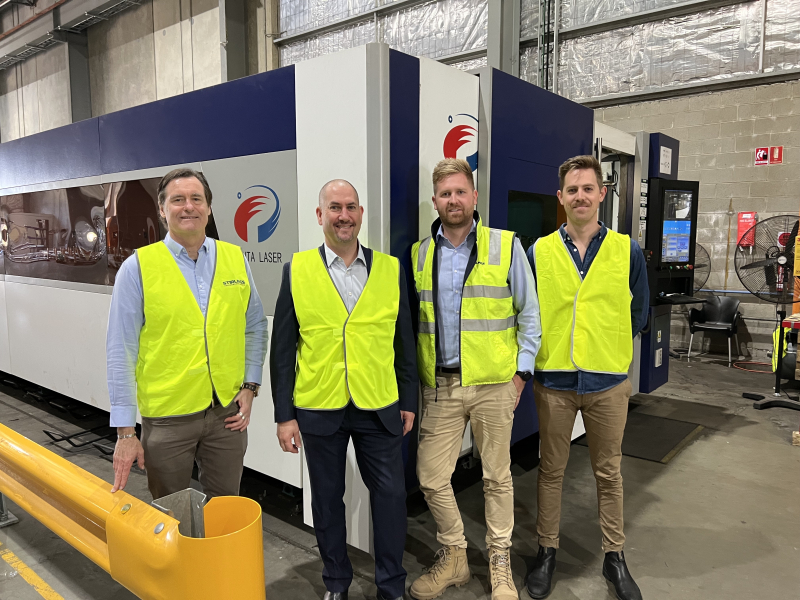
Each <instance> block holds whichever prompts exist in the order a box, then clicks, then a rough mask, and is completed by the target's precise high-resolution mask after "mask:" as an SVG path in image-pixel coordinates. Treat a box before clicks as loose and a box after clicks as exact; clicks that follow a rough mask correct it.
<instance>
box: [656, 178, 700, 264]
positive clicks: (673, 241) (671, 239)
mask: <svg viewBox="0 0 800 600" xmlns="http://www.w3.org/2000/svg"><path fill="white" fill-rule="evenodd" d="M692 201H693V193H692V192H690V191H686V190H665V192H664V227H663V229H662V235H661V262H662V263H687V262H689V245H690V244H689V240H690V238H691V235H692Z"/></svg>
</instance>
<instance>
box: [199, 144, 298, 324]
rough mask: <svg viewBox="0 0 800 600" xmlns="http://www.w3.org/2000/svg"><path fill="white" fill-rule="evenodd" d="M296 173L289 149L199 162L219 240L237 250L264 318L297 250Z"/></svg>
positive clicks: (294, 155)
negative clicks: (210, 195) (245, 262)
mask: <svg viewBox="0 0 800 600" xmlns="http://www.w3.org/2000/svg"><path fill="white" fill-rule="evenodd" d="M296 172H297V157H296V152H295V151H294V150H288V151H286V152H272V153H270V154H256V155H251V156H239V157H236V158H225V159H222V160H212V161H205V162H203V174H204V175H205V176H206V178H207V179H208V183H209V185H210V186H211V190H212V191H213V193H214V196H213V201H212V204H211V209H212V211H213V214H214V221H215V223H216V224H217V231H218V232H219V237H220V239H221V240H223V241H226V242H230V243H232V244H236V245H237V246H240V247H241V248H242V251H243V252H244V255H245V258H247V260H248V262H249V264H250V271H251V272H252V273H253V280H254V281H255V283H256V288H258V294H259V296H260V297H261V302H262V303H263V304H264V312H265V313H266V314H267V315H274V314H275V301H276V300H277V298H278V291H279V289H280V284H281V272H282V269H283V265H284V263H287V262H289V261H290V260H291V258H292V254H293V253H294V252H297V250H298V230H297V175H296Z"/></svg>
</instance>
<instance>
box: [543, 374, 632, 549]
mask: <svg viewBox="0 0 800 600" xmlns="http://www.w3.org/2000/svg"><path fill="white" fill-rule="evenodd" d="M533 392H534V398H535V400H536V410H537V411H538V412H539V434H540V439H541V455H542V456H541V461H540V462H539V481H538V499H539V516H538V518H537V520H536V531H537V533H538V534H539V545H540V546H543V547H545V548H558V528H559V521H560V520H561V485H562V483H563V481H564V470H565V469H566V468H567V461H568V460H569V448H570V444H571V442H572V440H571V437H572V426H573V424H574V423H575V417H576V415H577V413H578V411H579V410H580V411H581V415H582V416H583V423H584V425H585V427H586V439H587V441H588V442H589V458H590V460H591V463H592V470H593V471H594V478H595V482H596V484H597V503H598V512H599V513H600V529H601V530H602V532H603V552H620V551H621V550H622V549H623V546H624V545H625V534H624V533H623V531H622V530H623V517H622V474H621V473H620V462H621V460H622V435H623V433H624V432H625V423H626V421H627V419H628V399H629V398H630V395H631V382H630V381H627V380H626V381H623V382H622V383H620V384H619V385H617V386H615V387H613V388H611V389H610V390H606V391H604V392H596V393H592V394H578V393H576V392H574V391H560V390H551V389H549V388H546V387H544V386H543V385H542V384H540V383H539V382H538V381H537V382H534V387H533Z"/></svg>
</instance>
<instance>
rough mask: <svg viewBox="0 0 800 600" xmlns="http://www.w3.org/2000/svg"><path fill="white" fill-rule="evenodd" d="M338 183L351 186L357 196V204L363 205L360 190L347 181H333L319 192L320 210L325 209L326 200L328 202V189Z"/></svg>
mask: <svg viewBox="0 0 800 600" xmlns="http://www.w3.org/2000/svg"><path fill="white" fill-rule="evenodd" d="M337 183H345V184H347V185H349V186H350V187H351V188H352V190H353V193H354V194H355V195H356V202H358V203H359V204H361V201H360V200H359V199H358V190H357V189H356V186H354V185H353V184H352V183H350V182H349V181H347V180H346V179H331V180H330V181H329V182H328V183H326V184H325V185H323V186H322V189H321V190H320V191H319V207H320V208H325V200H326V198H325V195H326V193H327V191H328V188H330V187H333V186H334V185H335V184H337Z"/></svg>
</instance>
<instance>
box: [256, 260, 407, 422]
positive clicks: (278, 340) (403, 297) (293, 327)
mask: <svg viewBox="0 0 800 600" xmlns="http://www.w3.org/2000/svg"><path fill="white" fill-rule="evenodd" d="M362 249H363V250H364V258H365V259H366V261H367V273H368V274H369V272H370V271H371V270H372V250H370V249H369V248H367V247H366V246H362ZM319 254H320V260H321V261H322V262H323V264H325V266H326V267H327V266H328V265H327V262H326V260H325V248H324V246H320V247H319ZM368 276H369V275H368ZM326 283H327V282H326ZM399 285H400V307H399V310H398V313H397V325H396V327H395V333H394V368H395V374H396V376H397V390H398V394H399V398H398V402H395V403H394V404H392V405H391V406H387V407H386V408H383V409H381V410H379V411H376V412H377V413H378V416H379V417H380V419H381V422H382V423H383V425H384V427H386V429H387V430H388V431H389V432H390V433H393V434H395V435H400V434H402V432H403V424H402V421H401V419H400V411H401V410H403V411H408V412H414V413H416V412H417V397H418V389H419V388H418V386H419V383H418V378H417V351H416V339H415V338H414V331H413V329H412V327H411V309H410V307H409V303H408V291H407V288H406V276H405V272H404V270H403V266H402V265H400V281H399ZM299 337H300V324H299V323H298V321H297V314H296V313H295V310H294V299H293V298H292V285H291V263H286V264H285V265H283V276H282V278H281V289H280V292H279V293H278V301H277V303H276V304H275V320H274V322H273V327H272V341H271V347H270V358H269V370H270V383H271V387H272V401H273V402H274V404H275V422H276V423H283V422H284V421H291V420H292V419H297V423H298V425H299V426H300V431H301V432H302V433H309V434H313V435H331V434H333V433H334V432H335V431H336V430H337V429H339V426H340V425H341V423H342V419H343V418H344V411H345V409H344V408H342V409H339V410H305V409H299V408H296V407H295V406H294V382H295V369H296V365H297V342H298V339H299Z"/></svg>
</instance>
